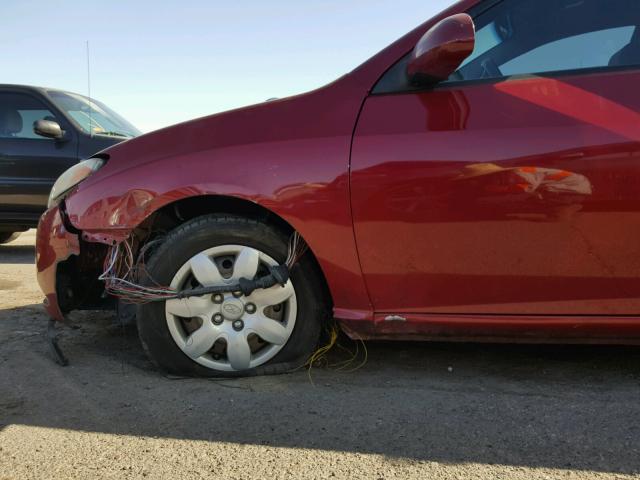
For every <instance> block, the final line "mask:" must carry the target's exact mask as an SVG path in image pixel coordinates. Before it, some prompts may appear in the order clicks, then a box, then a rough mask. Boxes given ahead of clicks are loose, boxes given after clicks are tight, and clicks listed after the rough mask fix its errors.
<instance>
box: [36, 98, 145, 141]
mask: <svg viewBox="0 0 640 480" xmlns="http://www.w3.org/2000/svg"><path fill="white" fill-rule="evenodd" d="M48 93H49V96H50V97H51V99H52V100H53V102H54V103H55V104H56V105H57V106H58V107H59V108H60V109H62V110H64V111H65V112H66V113H67V114H68V115H69V117H71V118H72V119H73V121H74V122H75V123H76V124H77V125H78V126H79V127H80V128H81V129H82V130H84V131H85V132H86V133H88V134H91V135H107V136H115V137H128V138H129V137H137V136H138V135H140V133H141V132H140V130H138V129H137V128H136V127H134V126H133V125H131V124H130V123H129V122H127V121H126V120H125V119H124V118H122V117H121V116H120V115H118V114H117V113H116V112H114V111H113V110H111V109H110V108H109V107H107V106H106V105H104V104H103V103H100V102H98V101H96V100H91V101H89V99H88V98H86V97H83V96H82V95H76V94H75V93H66V92H59V91H49V92H48Z"/></svg>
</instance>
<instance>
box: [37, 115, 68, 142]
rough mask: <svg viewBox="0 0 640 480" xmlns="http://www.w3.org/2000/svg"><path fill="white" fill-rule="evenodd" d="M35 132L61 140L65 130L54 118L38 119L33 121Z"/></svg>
mask: <svg viewBox="0 0 640 480" xmlns="http://www.w3.org/2000/svg"><path fill="white" fill-rule="evenodd" d="M33 132H34V133H35V134H36V135H40V136H41V137H46V138H53V139H54V140H60V139H62V137H64V131H63V130H62V128H61V127H60V124H59V123H58V122H55V121H53V120H36V121H35V122H33Z"/></svg>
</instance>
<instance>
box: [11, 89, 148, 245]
mask: <svg viewBox="0 0 640 480" xmlns="http://www.w3.org/2000/svg"><path fill="white" fill-rule="evenodd" d="M139 134H140V132H139V131H138V130H137V129H136V128H135V127H133V126H132V125H131V124H130V123H128V122H127V121H126V120H124V119H123V118H122V117H120V116H119V115H117V114H116V113H114V112H113V111H111V110H110V109H109V108H107V107H106V106H105V105H103V104H101V103H100V102H97V101H95V100H92V101H91V102H89V100H88V99H87V98H86V97H83V96H81V95H77V94H75V93H69V92H63V91H60V90H52V89H47V88H37V87H28V86H22V85H0V244H1V243H5V242H8V241H10V240H11V239H13V238H15V236H16V235H15V234H14V232H20V231H24V230H26V229H28V228H32V227H35V226H36V225H37V224H38V218H39V217H40V215H41V214H42V212H44V210H45V209H46V207H47V199H48V197H49V192H50V190H51V187H52V185H53V182H55V180H56V178H58V177H59V176H60V174H62V172H64V171H65V170H66V169H68V168H69V167H70V166H71V165H73V164H75V163H77V162H78V161H79V160H80V159H83V158H88V157H89V156H91V155H92V154H94V153H96V152H97V151H99V150H102V149H104V148H107V147H109V146H111V145H115V144H116V143H118V142H121V141H123V140H126V139H128V138H131V137H134V136H136V135H139Z"/></svg>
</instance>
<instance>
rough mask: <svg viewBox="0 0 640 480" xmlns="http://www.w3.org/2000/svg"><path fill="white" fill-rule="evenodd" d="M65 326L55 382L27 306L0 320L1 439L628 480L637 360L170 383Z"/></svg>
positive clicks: (372, 353) (485, 351)
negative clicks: (118, 441)
mask: <svg viewBox="0 0 640 480" xmlns="http://www.w3.org/2000/svg"><path fill="white" fill-rule="evenodd" d="M72 318H73V321H74V322H76V323H77V324H78V325H80V328H79V329H78V330H73V331H72V330H68V331H65V333H64V334H63V338H62V342H61V344H62V346H63V348H64V350H65V352H66V353H67V355H68V356H69V358H70V360H71V365H70V366H69V367H67V368H61V367H58V366H57V365H54V364H53V362H52V361H51V357H50V356H49V353H48V352H47V349H46V346H45V342H44V337H43V335H42V332H43V331H44V329H45V324H46V322H45V320H46V319H45V317H44V315H43V314H42V313H41V309H40V306H38V305H29V306H25V307H21V308H17V309H12V310H2V311H0V372H1V373H2V375H1V376H0V378H1V379H2V380H1V381H0V429H2V428H3V427H4V426H6V425H10V424H25V425H37V426H44V427H53V428H64V429H70V430H80V431H97V432H106V433H114V434H126V435H136V436H158V437H171V438H180V439H197V440H204V441H219V442H233V443H239V444H257V445H272V446H278V447H299V448H309V449H321V450H332V451H348V452H361V453H376V454H382V455H385V456H388V457H391V458H401V459H413V460H426V461H437V462H444V463H464V462H477V463H482V464H494V463H495V464H504V465H515V466H529V467H547V468H570V469H583V470H596V471H601V472H615V473H640V421H639V420H638V419H639V418H640V401H639V400H640V394H639V393H640V388H639V387H640V372H639V367H640V349H637V348H631V347H595V346H589V347H575V346H506V345H466V344H465V345H455V344H428V343H421V344H412V343H404V342H403V343H370V344H368V361H367V363H366V364H365V365H364V366H363V367H362V368H360V369H359V370H357V371H353V372H342V371H340V372H336V371H329V370H326V369H315V370H312V371H311V376H309V374H308V372H306V371H300V372H296V373H293V374H290V375H284V376H277V377H264V378H254V379H242V380H236V381H229V380H224V381H215V380H199V379H169V378H166V377H163V376H162V375H161V374H159V373H158V372H156V370H155V369H154V368H153V366H152V365H151V364H150V363H149V361H148V360H147V359H146V357H145V356H144V354H143V353H142V351H141V348H140V346H139V343H138V340H137V337H136V334H135V332H134V331H131V330H128V331H123V330H122V329H120V328H118V327H115V326H114V325H113V323H112V315H111V314H109V313H104V312H88V313H77V314H74V315H73V316H72ZM310 378H311V379H312V380H313V383H312V382H311V381H310Z"/></svg>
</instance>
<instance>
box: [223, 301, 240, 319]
mask: <svg viewBox="0 0 640 480" xmlns="http://www.w3.org/2000/svg"><path fill="white" fill-rule="evenodd" d="M220 310H221V311H222V314H223V315H224V316H225V318H228V319H229V320H238V319H239V318H240V317H242V313H243V312H244V304H243V303H242V302H241V301H240V300H238V299H237V298H230V299H228V300H225V302H224V303H223V304H222V308H221V309H220Z"/></svg>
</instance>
